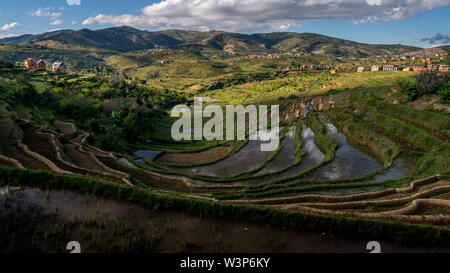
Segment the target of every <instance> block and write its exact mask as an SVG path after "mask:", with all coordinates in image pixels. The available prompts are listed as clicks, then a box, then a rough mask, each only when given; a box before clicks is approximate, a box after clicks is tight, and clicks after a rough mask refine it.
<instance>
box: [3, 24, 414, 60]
mask: <svg viewBox="0 0 450 273" xmlns="http://www.w3.org/2000/svg"><path fill="white" fill-rule="evenodd" d="M42 42H57V44H60V45H72V46H80V47H85V48H95V49H103V50H111V51H116V52H118V53H122V52H130V51H139V50H146V49H154V48H183V47H199V48H205V49H212V50H218V51H224V52H227V53H233V54H268V53H284V52H292V51H294V52H300V53H304V54H312V55H324V56H334V57H337V56H353V57H365V56H375V55H384V54H386V55H392V54H403V53H406V52H411V51H417V50H421V48H418V47H413V46H405V45H400V44H398V45H381V44H377V45H371V44H363V43H357V42H353V41H349V40H344V39H339V38H333V37H328V36H325V35H320V34H314V33H295V32H275V33H259V34H240V33H228V32H223V31H208V32H199V31H188V30H164V31H155V32H151V31H145V30H138V29H135V28H132V27H126V26H124V27H113V28H106V29H100V30H89V29H81V30H58V31H52V32H47V33H43V34H38V35H31V34H28V35H22V36H18V37H10V38H5V39H0V44H15V45H24V44H30V43H31V44H42Z"/></svg>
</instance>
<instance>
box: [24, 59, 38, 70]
mask: <svg viewBox="0 0 450 273" xmlns="http://www.w3.org/2000/svg"><path fill="white" fill-rule="evenodd" d="M24 64H25V67H26V68H27V69H28V70H36V69H37V64H36V62H35V61H34V60H33V59H32V58H28V59H26V60H25V62H24Z"/></svg>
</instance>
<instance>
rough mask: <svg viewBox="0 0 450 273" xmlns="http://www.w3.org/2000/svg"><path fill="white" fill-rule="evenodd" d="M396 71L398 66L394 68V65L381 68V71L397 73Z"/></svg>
mask: <svg viewBox="0 0 450 273" xmlns="http://www.w3.org/2000/svg"><path fill="white" fill-rule="evenodd" d="M397 70H398V66H396V65H394V64H388V65H385V66H384V67H383V71H397Z"/></svg>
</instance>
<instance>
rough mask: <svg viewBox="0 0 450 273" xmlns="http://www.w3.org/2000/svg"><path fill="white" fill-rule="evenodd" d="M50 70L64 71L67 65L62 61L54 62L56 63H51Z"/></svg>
mask: <svg viewBox="0 0 450 273" xmlns="http://www.w3.org/2000/svg"><path fill="white" fill-rule="evenodd" d="M52 71H53V72H62V73H64V72H66V71H67V67H66V65H65V64H64V63H61V62H56V63H53V65H52Z"/></svg>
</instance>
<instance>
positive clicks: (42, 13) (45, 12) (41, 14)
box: [28, 8, 62, 20]
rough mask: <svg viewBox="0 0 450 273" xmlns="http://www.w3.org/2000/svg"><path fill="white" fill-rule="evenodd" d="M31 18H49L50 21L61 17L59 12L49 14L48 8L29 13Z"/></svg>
mask: <svg viewBox="0 0 450 273" xmlns="http://www.w3.org/2000/svg"><path fill="white" fill-rule="evenodd" d="M28 14H30V15H31V16H37V17H50V18H51V19H53V20H54V19H56V18H59V17H61V15H62V13H61V12H50V8H45V9H41V8H40V9H37V10H35V11H32V12H29V13H28Z"/></svg>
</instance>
